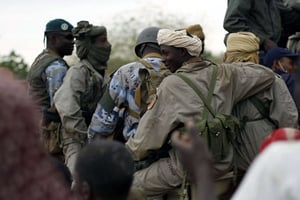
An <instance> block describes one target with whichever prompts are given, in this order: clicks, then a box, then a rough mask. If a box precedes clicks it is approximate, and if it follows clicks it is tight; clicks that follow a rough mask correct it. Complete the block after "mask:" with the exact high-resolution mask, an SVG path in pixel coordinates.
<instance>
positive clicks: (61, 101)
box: [54, 60, 104, 172]
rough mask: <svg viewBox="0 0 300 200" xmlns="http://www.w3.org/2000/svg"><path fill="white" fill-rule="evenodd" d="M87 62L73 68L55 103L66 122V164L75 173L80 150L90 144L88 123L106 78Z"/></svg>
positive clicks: (64, 146) (63, 132)
mask: <svg viewBox="0 0 300 200" xmlns="http://www.w3.org/2000/svg"><path fill="white" fill-rule="evenodd" d="M91 68H92V66H91V65H90V64H89V62H88V61H87V60H81V61H80V62H79V63H77V64H76V65H75V66H73V67H71V68H70V69H69V70H68V72H67V74H66V77H65V78H64V82H63V84H62V86H61V87H60V88H59V90H58V91H57V92H56V93H55V96H54V103H55V107H56V109H57V111H58V113H59V115H60V118H61V121H62V139H63V141H62V145H63V151H64V155H65V162H66V164H67V166H68V167H69V169H70V170H71V172H73V170H74V164H75V160H76V157H77V154H78V152H79V150H80V149H81V148H82V146H83V145H84V144H85V142H86V134H87V127H88V124H87V123H89V122H88V121H89V120H90V119H91V116H92V114H93V112H94V111H95V109H96V105H97V102H98V101H99V99H100V97H101V96H102V92H103V86H102V84H104V79H103V76H102V75H100V74H99V73H98V72H96V71H95V70H93V69H91Z"/></svg>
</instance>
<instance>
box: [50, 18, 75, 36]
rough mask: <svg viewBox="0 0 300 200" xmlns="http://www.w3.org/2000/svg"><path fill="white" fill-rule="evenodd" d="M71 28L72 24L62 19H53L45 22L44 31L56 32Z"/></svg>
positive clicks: (66, 30) (70, 29)
mask: <svg viewBox="0 0 300 200" xmlns="http://www.w3.org/2000/svg"><path fill="white" fill-rule="evenodd" d="M72 29H73V26H72V24H70V23H69V22H67V21H66V20H64V19H54V20H51V21H49V22H48V23H47V24H46V29H45V33H47V32H52V31H57V32H71V31H72Z"/></svg>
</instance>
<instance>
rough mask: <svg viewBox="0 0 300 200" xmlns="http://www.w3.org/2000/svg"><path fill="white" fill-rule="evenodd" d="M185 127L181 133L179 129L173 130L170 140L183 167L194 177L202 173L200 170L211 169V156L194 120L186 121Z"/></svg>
mask: <svg viewBox="0 0 300 200" xmlns="http://www.w3.org/2000/svg"><path fill="white" fill-rule="evenodd" d="M185 127H186V130H187V132H186V133H183V134H181V133H180V132H179V131H174V132H173V134H172V137H171V141H172V145H173V147H175V149H176V150H177V152H178V154H179V159H180V161H181V163H182V165H183V167H184V168H185V169H186V170H187V172H188V174H189V175H190V177H191V178H192V179H195V178H197V177H198V176H199V173H200V174H201V173H202V172H201V171H202V170H209V171H211V170H212V157H211V153H210V151H209V149H208V147H207V144H206V143H205V142H204V141H203V139H202V138H201V136H200V135H199V131H198V130H197V128H196V127H195V124H194V122H193V121H192V120H189V121H187V122H186V123H185ZM192 181H196V180H192Z"/></svg>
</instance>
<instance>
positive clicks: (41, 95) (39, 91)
mask: <svg viewBox="0 0 300 200" xmlns="http://www.w3.org/2000/svg"><path fill="white" fill-rule="evenodd" d="M55 60H60V61H63V62H64V63H65V61H64V60H63V59H62V58H61V57H59V56H58V55H55V54H51V53H50V52H48V51H46V50H45V51H43V52H42V53H41V54H39V55H38V57H37V58H36V59H35V61H34V62H33V64H32V65H31V68H30V70H29V73H28V76H27V80H28V83H29V94H30V95H31V96H33V97H34V98H35V99H36V100H37V102H38V104H39V105H41V106H42V107H43V108H49V107H50V97H49V94H48V92H47V88H46V87H47V86H46V74H45V73H44V72H45V70H46V68H47V67H48V66H49V64H50V63H52V62H53V61H55ZM65 64H66V63H65ZM66 66H68V65H67V64H66Z"/></svg>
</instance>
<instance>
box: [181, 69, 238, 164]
mask: <svg viewBox="0 0 300 200" xmlns="http://www.w3.org/2000/svg"><path fill="white" fill-rule="evenodd" d="M213 67H214V69H213V74H212V79H211V82H210V86H209V91H208V96H207V98H206V97H205V96H204V95H203V93H202V92H201V91H200V90H199V88H198V87H197V86H196V84H194V83H193V81H192V80H190V79H189V78H188V77H187V76H185V75H184V74H182V73H180V74H176V75H177V76H178V77H180V78H181V79H182V80H183V81H184V82H185V83H187V84H188V85H189V86H190V87H191V88H192V89H193V90H194V91H195V93H196V94H197V95H198V96H199V97H200V98H201V100H202V101H203V103H204V105H205V109H204V111H203V113H202V117H201V119H200V120H198V121H196V125H197V128H198V130H199V131H200V135H201V136H202V137H203V138H204V141H206V142H207V144H208V147H209V149H210V151H211V153H212V155H213V158H214V161H215V162H216V163H217V162H222V160H223V159H225V158H226V156H227V155H228V154H229V153H230V152H231V149H232V147H236V136H237V133H238V131H239V127H240V122H239V120H238V119H237V118H236V117H234V116H233V115H225V114H222V113H215V112H213V109H212V107H211V105H210V103H211V100H212V94H213V91H214V88H215V84H216V79H217V72H218V67H217V66H216V65H215V66H213ZM208 112H209V113H210V114H211V116H212V119H208V114H209V113H208Z"/></svg>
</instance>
